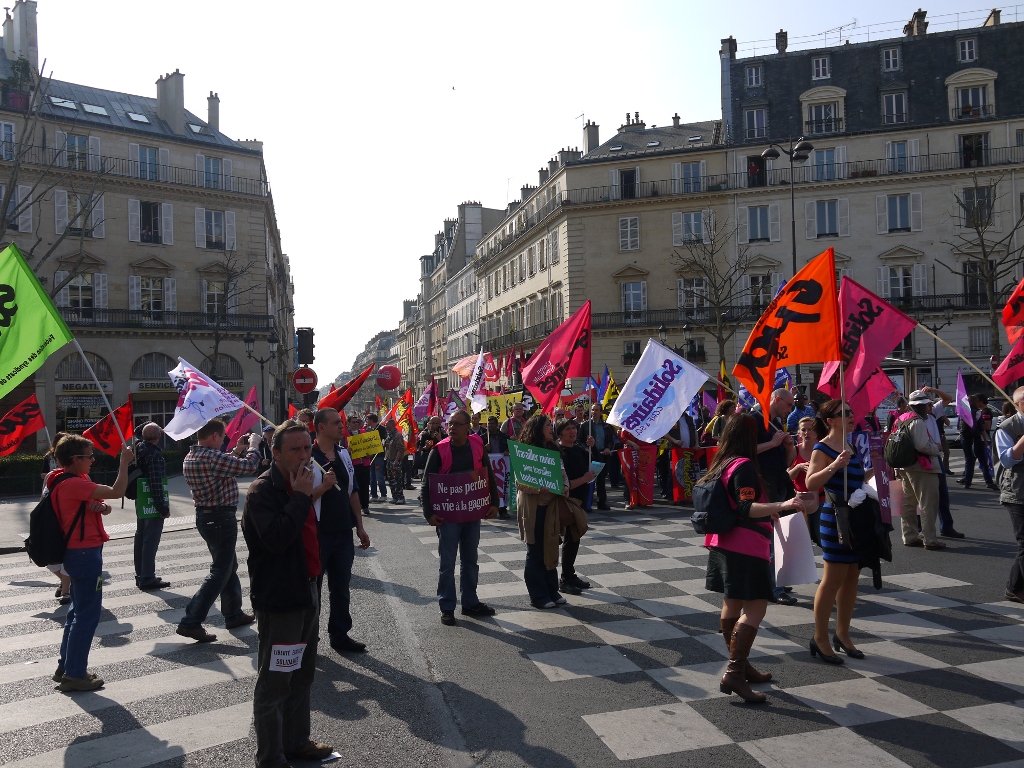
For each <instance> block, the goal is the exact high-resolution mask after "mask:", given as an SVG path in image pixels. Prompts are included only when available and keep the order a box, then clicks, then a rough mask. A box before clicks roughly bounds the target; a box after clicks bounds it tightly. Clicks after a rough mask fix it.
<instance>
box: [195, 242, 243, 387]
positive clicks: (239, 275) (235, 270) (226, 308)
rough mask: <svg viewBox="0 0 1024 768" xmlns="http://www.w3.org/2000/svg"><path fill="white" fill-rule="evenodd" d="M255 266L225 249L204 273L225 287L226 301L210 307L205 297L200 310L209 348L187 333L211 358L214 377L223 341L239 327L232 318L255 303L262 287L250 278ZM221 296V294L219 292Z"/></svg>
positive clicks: (196, 345) (200, 352)
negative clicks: (256, 294) (207, 332)
mask: <svg viewBox="0 0 1024 768" xmlns="http://www.w3.org/2000/svg"><path fill="white" fill-rule="evenodd" d="M253 264H254V262H253V261H252V260H250V259H249V258H246V257H244V256H242V255H240V254H239V252H238V251H228V250H225V251H224V252H223V255H222V256H221V258H220V260H219V261H218V262H217V263H216V264H214V265H209V266H207V267H206V268H205V269H204V270H203V271H204V273H206V274H208V275H210V277H212V278H213V279H214V280H215V281H216V282H218V283H221V284H222V285H223V289H224V290H223V294H222V295H223V301H222V302H218V304H217V305H216V306H210V305H206V304H205V301H206V297H205V296H204V297H203V298H204V306H202V307H201V308H200V311H201V312H202V313H203V314H204V315H205V316H206V318H205V320H206V323H207V328H208V330H209V333H210V336H209V340H208V341H206V342H204V346H205V347H206V349H204V348H203V347H201V346H200V345H199V344H197V343H196V339H194V338H193V337H192V334H191V333H189V332H188V329H187V328H186V329H185V332H186V334H188V340H189V341H190V342H191V343H192V346H193V347H195V348H196V351H197V352H199V354H201V355H202V356H203V359H205V358H209V359H210V361H211V363H212V365H213V368H212V370H211V371H210V373H211V375H213V376H214V377H215V378H216V374H217V371H216V361H217V356H218V355H219V354H220V345H221V342H223V341H224V338H225V336H226V334H227V333H228V332H230V331H232V330H233V329H235V328H236V327H237V325H238V324H237V322H236V321H235V320H234V319H233V317H234V315H235V313H236V312H237V311H238V309H239V307H241V306H246V305H249V304H251V303H252V301H253V297H254V295H255V292H256V291H257V290H258V289H259V288H260V285H259V284H258V283H257V282H256V281H254V280H249V279H247V278H248V277H249V275H250V274H251V273H252V269H253ZM218 293H220V292H219V291H218Z"/></svg>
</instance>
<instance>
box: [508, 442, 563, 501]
mask: <svg viewBox="0 0 1024 768" xmlns="http://www.w3.org/2000/svg"><path fill="white" fill-rule="evenodd" d="M508 452H509V458H510V459H511V461H512V474H513V476H514V477H515V480H516V482H517V483H519V484H521V485H530V486H533V487H534V488H543V489H545V490H548V491H551V492H552V493H555V494H559V495H561V493H562V455H561V454H560V453H559V452H558V451H552V450H548V449H547V448H537V447H536V446H533V445H527V444H526V443H517V442H514V441H513V440H509V441H508Z"/></svg>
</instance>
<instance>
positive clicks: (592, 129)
mask: <svg viewBox="0 0 1024 768" xmlns="http://www.w3.org/2000/svg"><path fill="white" fill-rule="evenodd" d="M599 128H600V126H599V125H598V124H597V123H592V122H590V121H589V120H587V124H586V125H585V126H583V154H585V155H589V154H590V153H591V152H593V151H594V150H595V149H597V148H598V147H599V146H601V139H600V138H599V130H598V129H599Z"/></svg>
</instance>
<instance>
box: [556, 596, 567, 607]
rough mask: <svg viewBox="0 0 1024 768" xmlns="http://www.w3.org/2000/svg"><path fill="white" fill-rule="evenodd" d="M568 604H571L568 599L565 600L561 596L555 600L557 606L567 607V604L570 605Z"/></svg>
mask: <svg viewBox="0 0 1024 768" xmlns="http://www.w3.org/2000/svg"><path fill="white" fill-rule="evenodd" d="M568 602H569V601H568V600H566V599H565V598H564V597H562V596H561V595H559V596H558V597H557V598H555V605H565V604H566V603H568Z"/></svg>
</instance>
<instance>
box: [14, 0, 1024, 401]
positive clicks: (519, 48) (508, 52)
mask: <svg viewBox="0 0 1024 768" xmlns="http://www.w3.org/2000/svg"><path fill="white" fill-rule="evenodd" d="M918 3H919V0H912V2H910V3H906V4H905V5H895V6H894V5H893V4H892V3H891V2H881V0H862V2H860V3H858V4H857V5H856V6H855V8H856V11H855V12H856V14H857V16H856V18H855V17H854V16H853V15H852V13H851V11H850V9H852V8H853V7H854V6H844V5H843V4H841V3H834V4H833V3H822V4H821V5H818V4H816V3H810V4H804V5H803V6H802V7H800V8H801V11H802V13H801V15H800V16H799V17H797V16H795V15H794V14H792V13H791V12H790V11H789V9H791V8H796V7H798V6H778V5H775V4H766V3H763V2H753V1H751V0H739V1H736V0H734V1H733V2H730V3H727V4H724V5H721V6H719V5H718V4H717V3H700V4H698V3H694V2H691V1H686V2H683V1H681V0H676V2H657V1H655V0H631V2H629V3H622V2H616V3H611V2H601V1H599V0H594V1H588V2H562V1H558V2H550V0H549V2H533V1H532V0H524V1H523V2H518V3H515V4H510V3H491V2H486V1H483V2H481V1H480V0H477V1H476V2H466V3H457V2H444V1H443V0H435V1H434V2H429V3H424V2H415V3H411V2H403V1H401V0H399V1H395V2H389V3H377V2H361V3H353V2H346V1H344V0H343V1H342V2H329V3H327V2H322V3H321V2H298V3H296V4H295V5H290V4H285V5H283V6H282V5H277V4H276V3H274V4H271V3H269V2H261V1H260V0H248V2H245V3H240V2H237V1H236V2H226V0H206V2H204V3H202V4H201V5H196V6H192V5H182V4H180V3H173V4H172V3H167V2H144V3H140V2H137V0H131V1H127V0H99V1H98V2H94V3H92V4H83V3H82V2H81V0H38V26H39V56H40V60H41V61H42V60H43V59H45V60H46V67H47V71H48V73H52V75H53V76H54V77H55V78H57V79H61V80H66V81H70V82H74V83H80V84H85V85H90V86H94V87H99V88H106V89H111V90H117V91H123V92H128V93H136V94H140V95H144V96H154V97H155V95H156V84H155V83H156V79H157V78H158V77H159V76H160V75H162V74H164V73H165V72H172V71H174V70H175V69H180V70H181V71H182V72H183V73H184V74H185V107H186V108H187V109H189V110H190V111H192V112H193V113H194V114H196V115H198V116H200V117H202V118H204V119H205V117H206V96H207V94H208V93H209V92H210V91H211V90H212V91H216V92H217V93H218V94H219V95H220V99H221V112H220V121H221V122H220V125H221V130H222V131H223V132H224V133H225V134H227V135H228V136H230V137H232V138H235V139H239V138H256V139H259V140H261V141H263V142H264V158H265V161H266V165H267V170H268V174H269V178H270V183H271V187H272V189H273V195H274V203H275V205H276V211H277V220H278V226H279V228H280V230H281V242H282V248H283V250H284V252H285V253H287V254H288V256H289V257H290V260H291V267H292V277H293V280H294V283H295V325H296V327H303V326H310V327H312V328H314V330H315V332H316V351H315V353H316V362H315V363H314V365H313V366H312V367H313V368H314V370H316V371H317V373H318V375H319V378H320V382H321V383H325V382H328V381H331V380H332V379H334V377H335V376H337V375H338V374H339V373H341V372H342V371H347V370H349V369H350V368H351V366H352V363H353V361H354V359H355V357H356V355H357V354H358V353H359V352H360V351H362V349H363V347H364V345H365V344H366V342H367V341H369V339H370V338H371V337H372V336H373V335H374V334H376V333H377V332H378V331H381V330H386V329H394V328H397V326H398V322H399V320H400V319H401V313H402V300H403V299H413V298H415V297H416V294H417V290H418V287H419V257H420V256H421V255H423V254H425V253H429V252H431V251H432V250H433V243H434V234H435V233H436V232H438V231H439V230H440V229H441V227H442V224H443V221H444V219H445V218H454V217H455V216H456V215H457V210H456V208H457V206H458V204H459V203H460V202H463V201H466V200H478V201H480V202H481V203H483V205H485V206H487V207H491V208H503V207H505V205H506V204H507V203H508V202H509V201H512V200H516V199H518V197H519V188H520V187H521V186H523V185H524V184H536V183H537V170H538V169H539V168H541V167H542V166H546V164H547V161H548V160H549V159H550V158H551V157H552V156H553V155H554V154H555V153H556V152H557V151H558V150H559V149H562V148H564V147H580V148H582V145H583V141H582V125H583V121H584V120H585V119H588V120H592V121H594V122H596V123H598V124H599V125H600V126H601V128H600V132H601V140H602V141H606V140H607V139H609V138H610V137H611V136H612V135H614V133H615V130H616V129H617V128H618V126H619V125H621V124H622V123H623V122H624V116H625V114H626V113H627V112H628V113H630V114H633V113H634V112H639V113H640V117H641V119H643V120H644V121H645V122H646V123H647V125H648V126H651V125H652V124H654V125H668V124H670V122H671V118H672V115H673V114H674V113H676V112H678V113H679V115H680V117H681V118H682V120H683V121H684V122H690V121H697V120H712V119H719V118H720V117H721V102H720V92H719V59H718V50H719V47H720V41H721V39H722V38H725V37H729V36H730V35H732V36H733V37H735V38H736V40H737V42H738V44H739V49H740V50H739V55H740V56H746V55H754V53H755V50H756V51H760V52H770V51H771V50H773V48H774V35H775V32H776V31H777V30H778V29H780V28H783V29H786V30H787V31H788V33H789V38H790V45H791V48H795V47H797V46H798V45H799V46H800V47H808V45H809V43H807V44H804V45H800V41H798V38H803V37H807V38H810V36H812V35H816V36H817V37H816V38H815V39H816V40H818V41H820V43H819V44H825V43H827V44H828V45H834V44H837V43H838V42H839V41H840V39H841V38H845V37H847V36H848V37H849V38H850V39H851V40H852V41H853V42H861V41H863V40H866V39H868V35H870V36H871V39H879V38H882V37H894V36H899V35H900V30H901V28H902V25H903V23H905V22H906V21H907V20H909V19H910V16H911V14H912V13H913V12H914V10H916V9H917V7H919V5H918ZM12 5H13V2H12ZM780 7H781V8H785V9H786V12H785V13H782V12H779V11H778V10H776V9H778V8H780ZM719 9H721V10H719ZM926 10H927V11H928V14H929V16H928V17H929V19H930V20H931V21H932V27H931V31H938V30H939V29H949V28H956V26H957V24H958V22H959V24H960V25H961V26H963V27H969V26H977V24H978V23H980V21H981V20H983V19H984V17H985V15H986V14H987V9H986V10H980V9H979V7H978V6H976V5H975V4H973V3H971V2H969V0H968V3H967V4H966V5H957V4H956V3H954V2H951V1H949V0H942V1H941V2H931V3H928V4H927V6H926ZM1021 10H1022V11H1024V6H1022V7H1021ZM958 13H959V14H960V16H959V17H957V16H956V15H950V14H958ZM1012 13H1013V12H1012V10H1009V11H1005V12H1004V17H1003V20H1004V21H1012V20H1014V19H1013V17H1012ZM844 25H845V26H844ZM869 25H876V26H869ZM839 27H843V29H842V30H841V31H832V32H831V33H830V34H827V35H822V34H821V33H825V32H826V31H828V30H836V29H837V28H839ZM754 41H761V42H757V43H756V48H755V45H754V44H753V43H754Z"/></svg>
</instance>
